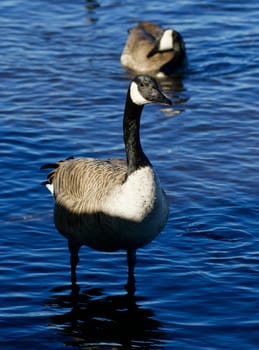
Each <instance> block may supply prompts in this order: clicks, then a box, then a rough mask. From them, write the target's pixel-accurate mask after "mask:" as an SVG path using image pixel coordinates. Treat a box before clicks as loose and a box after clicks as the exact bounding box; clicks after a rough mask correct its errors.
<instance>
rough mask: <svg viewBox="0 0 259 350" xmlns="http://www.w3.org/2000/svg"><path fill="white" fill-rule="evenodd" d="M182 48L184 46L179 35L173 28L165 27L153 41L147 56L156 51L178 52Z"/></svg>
mask: <svg viewBox="0 0 259 350" xmlns="http://www.w3.org/2000/svg"><path fill="white" fill-rule="evenodd" d="M184 50H185V48H184V43H183V39H182V37H181V35H180V34H179V33H178V32H177V31H175V30H173V29H166V30H164V32H163V34H162V35H161V36H160V37H159V38H158V39H157V40H156V41H155V45H154V47H153V48H152V50H150V51H149V53H148V54H147V58H150V57H152V56H154V55H155V54H156V53H163V52H166V51H175V52H180V51H184Z"/></svg>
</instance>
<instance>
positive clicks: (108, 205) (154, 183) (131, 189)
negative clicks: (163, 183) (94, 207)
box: [103, 167, 160, 222]
mask: <svg viewBox="0 0 259 350" xmlns="http://www.w3.org/2000/svg"><path fill="white" fill-rule="evenodd" d="M158 181H159V180H158V179H157V177H156V175H155V173H154V172H153V170H152V169H151V168H150V167H145V168H141V169H139V170H137V171H135V172H134V173H132V174H131V175H130V176H129V177H128V179H127V181H126V182H125V183H124V184H123V185H122V186H118V187H116V188H115V189H114V191H113V192H112V193H111V194H110V196H109V197H107V198H106V200H105V202H104V203H103V211H104V212H105V213H107V214H108V215H112V216H115V217H120V218H123V219H127V220H131V221H134V222H141V221H142V220H143V219H144V218H145V217H146V216H147V215H148V214H149V213H150V212H151V211H152V210H153V209H154V206H155V200H156V197H157V193H158V192H159V193H160V191H158V190H157V188H158V187H159V182H158Z"/></svg>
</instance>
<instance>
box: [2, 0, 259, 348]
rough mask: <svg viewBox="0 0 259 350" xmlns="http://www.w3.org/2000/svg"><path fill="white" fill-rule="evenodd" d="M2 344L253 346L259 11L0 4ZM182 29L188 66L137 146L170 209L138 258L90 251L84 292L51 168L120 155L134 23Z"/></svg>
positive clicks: (257, 336)
mask: <svg viewBox="0 0 259 350" xmlns="http://www.w3.org/2000/svg"><path fill="white" fill-rule="evenodd" d="M0 12H1V21H0V35H1V40H0V50H1V56H0V61H1V64H0V84H1V89H0V135H1V137H0V140H1V145H0V149H1V160H0V179H1V199H0V220H1V236H0V257H1V265H0V271H1V273H0V286H1V287H0V290H1V293H0V327H1V333H0V347H1V348H3V349H5V350H7V349H27V350H28V349H77V348H82V349H88V350H93V349H95V350H96V349H102V350H104V349H105V350H107V349H109V350H111V349H113V350H115V349H152V350H153V349H156V350H158V349H159V350H165V349H166V350H169V349H170V350H171V349H177V350H182V349H188V350H201V349H206V350H207V349H209V350H216V349H217V350H221V349H235V350H244V349H245V350H254V349H258V348H259V300H258V299H259V298H258V297H259V294H258V293H259V253H258V250H259V232H258V221H259V220H258V219H259V127H258V125H259V115H258V109H259V102H258V101H259V98H258V96H259V95H258V92H259V89H258V86H259V60H258V51H259V22H258V18H259V2H258V1H255V0H250V1H248V2H243V1H241V0H238V1H212V0H207V1H199V2H197V1H191V0H185V1H182V0H181V1H180V0H175V1H166V2H163V3H161V1H155V0H149V1H147V2H144V3H141V5H140V3H139V2H136V1H130V0H127V1H120V0H118V1H111V0H104V1H99V2H98V1H94V0H92V1H90V0H88V1H85V2H84V1H83V0H81V1H79V0H77V1H67V0H64V1H58V0H56V1H49V0H45V1H40V0H34V1H22V0H5V1H1V3H0ZM136 19H145V20H152V21H155V22H157V23H160V24H161V25H163V26H164V27H173V28H175V29H176V30H178V31H179V32H181V34H182V36H183V37H184V39H185V44H186V48H187V55H188V68H187V70H186V71H184V72H182V73H180V74H176V75H175V76H174V78H173V80H172V81H170V82H166V81H165V82H162V87H163V88H164V90H165V91H166V92H167V94H168V96H170V98H171V99H172V101H173V108H169V109H168V108H164V107H160V106H153V105H150V106H146V107H145V109H144V113H143V119H142V130H141V131H142V132H141V136H142V143H143V147H144V149H145V152H146V154H147V155H148V156H149V158H150V160H151V161H152V163H153V165H154V167H155V168H156V170H157V172H158V173H159V175H160V179H161V182H162V184H163V186H164V189H165V190H166V192H167V194H168V196H169V198H170V203H171V211H170V218H169V221H168V224H167V226H166V227H165V229H164V230H163V232H162V233H161V235H160V236H159V237H158V238H157V239H156V240H154V241H153V242H152V243H151V244H150V245H148V246H147V247H145V248H143V249H140V250H139V251H138V254H137V266H136V280H137V284H136V287H137V291H136V297H135V299H133V300H129V299H128V298H127V296H126V292H125V289H124V287H123V286H124V284H125V282H126V277H127V268H126V259H125V254H124V253H123V252H117V253H113V254H108V253H107V254H106V253H101V252H96V251H93V250H91V249H90V248H87V247H83V248H82V249H81V251H80V259H81V260H80V264H79V266H78V283H79V285H80V291H79V295H78V296H72V295H71V290H70V266H69V254H68V249H67V242H66V240H65V239H64V238H63V237H62V236H60V235H59V233H58V232H57V231H56V229H55V228H54V225H53V216H52V215H53V214H52V205H53V203H52V199H51V196H50V194H49V193H48V192H47V191H46V189H45V188H44V187H43V186H42V185H41V182H42V181H43V180H44V179H45V173H44V172H43V171H40V170H39V168H40V166H41V165H42V164H45V163H47V162H53V161H56V160H59V159H64V158H67V157H69V156H92V157H101V158H104V157H113V156H115V157H116V156H123V155H124V153H123V152H124V150H123V142H122V130H121V119H122V114H123V109H124V100H125V93H126V90H127V86H128V83H129V75H128V73H127V72H126V71H125V70H124V69H123V68H122V67H121V65H120V61H119V57H120V53H121V51H122V49H123V45H124V43H125V40H126V38H127V30H128V28H129V27H131V26H132V24H133V23H134V20H136Z"/></svg>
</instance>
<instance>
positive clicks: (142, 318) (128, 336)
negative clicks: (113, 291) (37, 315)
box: [46, 287, 165, 350]
mask: <svg viewBox="0 0 259 350" xmlns="http://www.w3.org/2000/svg"><path fill="white" fill-rule="evenodd" d="M66 289H67V287H61V288H55V289H54V290H52V293H53V296H52V297H50V298H49V299H48V300H47V302H46V303H47V305H48V307H49V308H51V310H52V311H51V314H52V316H50V322H49V327H51V328H52V329H54V330H56V331H57V333H58V334H60V335H62V336H64V340H63V342H64V344H65V345H66V346H78V347H80V348H83V349H88V350H90V349H91V350H93V349H95V350H98V349H103V350H104V349H105V350H108V349H112V350H116V349H131V347H132V346H134V348H141V349H156V350H160V349H162V348H163V347H162V343H163V339H164V338H165V333H164V331H162V330H161V328H162V324H161V322H159V321H157V320H156V319H155V318H154V313H153V311H152V310H151V309H148V308H143V307H142V306H141V305H140V306H139V305H137V302H139V303H140V304H143V302H144V301H145V298H142V297H135V296H129V295H128V294H125V295H114V296H111V295H109V296H107V295H105V294H103V292H102V290H101V289H98V288H91V289H86V290H84V291H83V292H81V293H79V291H78V293H75V292H72V293H71V294H70V295H67V294H66V292H67V290H66ZM54 293H55V294H54ZM55 312H56V314H55Z"/></svg>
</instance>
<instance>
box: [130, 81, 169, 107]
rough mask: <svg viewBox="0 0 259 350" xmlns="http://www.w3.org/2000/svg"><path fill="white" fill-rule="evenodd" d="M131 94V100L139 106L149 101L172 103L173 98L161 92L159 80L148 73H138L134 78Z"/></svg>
mask: <svg viewBox="0 0 259 350" xmlns="http://www.w3.org/2000/svg"><path fill="white" fill-rule="evenodd" d="M129 96H130V99H131V101H132V102H133V103H134V104H136V105H139V106H143V105H145V104H148V103H162V104H168V105H171V104H172V102H171V100H169V99H168V98H167V97H166V96H165V95H164V94H163V93H162V92H161V90H160V88H159V85H158V83H157V81H156V80H155V79H154V78H152V77H151V76H148V75H138V76H136V77H135V78H134V79H133V80H132V82H131V84H130V88H129Z"/></svg>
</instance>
